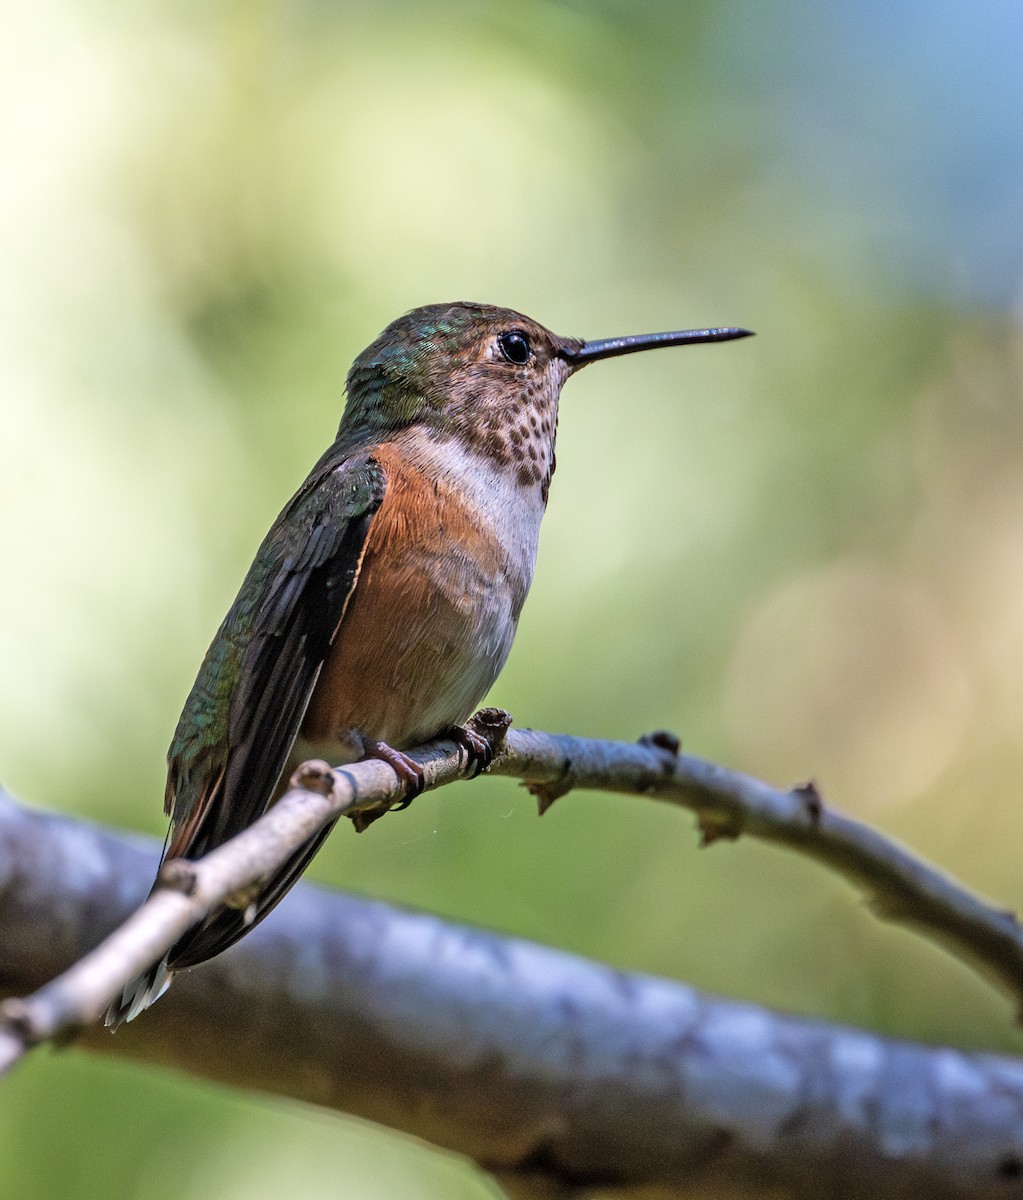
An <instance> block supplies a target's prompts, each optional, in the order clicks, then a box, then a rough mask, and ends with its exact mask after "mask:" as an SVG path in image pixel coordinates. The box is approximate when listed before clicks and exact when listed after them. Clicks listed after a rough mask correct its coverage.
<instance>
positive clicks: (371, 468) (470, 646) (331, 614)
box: [107, 302, 750, 1027]
mask: <svg viewBox="0 0 1023 1200" xmlns="http://www.w3.org/2000/svg"><path fill="white" fill-rule="evenodd" d="M749 332H750V331H749V330H745V329H738V328H713V329H687V330H681V331H678V332H672V333H655V334H643V335H638V336H632V337H620V338H609V339H606V340H602V341H589V342H587V341H582V340H580V339H578V338H571V337H568V338H566V337H559V336H557V335H556V334H554V333H551V332H550V330H548V329H545V328H544V327H543V326H542V325H540V324H538V323H537V322H536V321H534V320H532V319H531V318H529V317H526V316H523V315H522V314H521V313H518V312H514V311H512V310H510V309H506V308H498V307H495V306H493V305H489V304H474V303H465V302H457V303H450V304H431V305H427V306H425V307H423V308H417V309H413V310H412V311H411V312H409V313H407V314H406V315H405V316H403V317H400V318H399V319H398V320H396V321H394V322H392V323H391V324H390V325H388V327H387V328H386V329H385V330H384V331H383V333H381V334H380V336H379V337H378V338H377V339H376V341H374V342H373V343H372V344H371V345H370V346H369V347H368V348H367V349H366V350H364V351H363V352H362V354H360V355H359V357H358V358H357V359H356V360H355V362H354V364H353V365H352V368H351V370H350V371H349V373H348V379H347V385H346V391H347V403H346V405H345V409H344V413H343V416H342V418H341V423H340V426H339V428H338V431H337V436H336V438H335V440H334V442H333V443H332V445H331V446H330V447H329V448H328V450H327V451H326V453H325V454H324V455H323V456H322V457H321V458H320V460H319V462H317V463H316V465H315V466H314V467H313V469H312V472H311V473H310V475H309V477H308V478H307V479H306V481H305V483H303V484H302V486H301V487H300V488H299V489H298V491H297V492H296V493H295V495H294V496H293V497H292V498H291V499H290V500H289V501H288V503H287V504H286V505H285V507H284V509H283V511H282V512H281V514H280V516H278V518H277V520H276V521H275V522H274V523H273V525H272V526H271V528H270V531H269V533H268V534H267V535H266V537H265V538H264V539H263V542H262V544H261V545H260V547H259V549H258V551H257V552H256V557H255V559H254V560H253V563H252V566H251V567H250V568H249V571H248V574H247V575H246V576H245V579H244V581H243V583H242V585H241V590H240V591H239V593H238V596H237V598H236V599H235V601H234V603H233V604H232V605H231V608H230V610H229V611H228V614H227V616H226V617H225V618H224V621H223V623H222V624H221V626H220V628H219V630H218V631H217V634H216V636H215V637H214V639H213V642H212V644H211V645H210V648H209V650H208V651H207V653H206V657H205V658H204V659H203V662H202V665H201V666H200V668H199V674H198V677H197V678H196V681H195V684H194V685H193V687H192V690H191V692H190V693H189V696H188V698H187V700H186V701H185V706H184V710H183V712H182V714H181V718H180V720H179V722H178V725H177V728H176V730H175V733H174V737H173V740H172V742H171V745H170V749H169V751H168V756H167V758H168V772H167V787H166V794H165V810H166V812H167V815H168V816H169V817H170V829H169V832H168V837H167V842H166V844H165V847H164V852H163V859H162V861H167V860H169V859H174V858H183V859H197V858H201V857H202V856H203V855H204V854H206V853H207V852H209V851H210V850H212V849H214V848H215V847H216V846H219V845H221V844H222V843H223V842H226V841H227V840H228V839H230V838H231V837H233V836H234V835H236V834H238V833H240V832H241V831H242V830H243V829H245V828H247V827H248V826H249V825H251V824H252V823H253V822H254V821H255V820H256V819H257V818H258V817H260V816H261V815H262V814H263V813H264V812H265V811H266V810H267V809H268V808H269V807H270V805H272V804H273V803H274V801H275V800H276V799H278V798H279V796H280V795H281V794H282V792H283V790H284V787H285V785H286V781H287V779H288V778H289V777H290V775H291V772H292V771H293V770H294V768H295V767H296V766H297V765H298V764H299V763H301V762H303V761H305V760H306V759H309V758H324V759H328V760H329V761H331V762H334V763H348V762H353V761H356V760H358V759H360V758H365V757H376V758H381V759H384V760H385V761H386V762H388V763H390V764H391V766H392V767H393V768H394V769H395V771H396V772H397V774H398V776H399V778H400V779H401V780H402V781H403V782H404V785H405V790H404V799H403V802H402V803H401V804H399V807H405V805H407V804H408V803H409V802H410V800H411V799H412V798H413V797H414V796H415V795H416V794H417V793H418V791H420V790H421V788H422V785H423V779H422V773H421V769H420V768H419V766H418V765H417V764H416V763H415V761H414V760H413V759H411V758H410V757H409V756H408V755H407V754H406V753H405V751H406V750H407V749H408V748H410V747H412V746H416V745H418V744H420V743H423V742H425V741H428V740H430V739H432V738H435V737H438V736H440V735H442V734H443V735H447V736H454V737H455V738H456V739H458V740H459V741H460V742H461V743H462V744H463V745H464V746H465V748H466V749H467V751H468V752H469V755H470V759H471V761H473V762H474V763H475V764H476V768H477V771H478V770H480V769H482V768H483V767H485V766H486V765H488V764H489V759H490V757H492V751H491V749H490V747H489V745H487V744H486V742H485V739H482V738H481V737H480V736H479V735H478V734H475V733H471V732H470V731H469V730H466V729H465V728H464V722H465V721H466V719H467V718H468V717H469V715H470V714H471V713H472V712H473V711H474V709H475V708H476V707H477V705H478V704H479V703H480V701H481V700H482V699H483V697H484V695H485V694H486V693H487V691H488V690H489V689H490V686H491V685H492V684H493V682H494V680H495V679H496V678H497V675H498V672H499V671H500V670H501V668H502V666H503V665H504V662H505V659H506V658H507V657H508V652H509V651H510V649H511V645H512V639H513V638H514V636H515V630H516V626H517V624H518V619H519V614H520V613H521V611H522V606H523V603H524V602H525V599H526V593H527V592H528V591H529V586H530V583H531V582H532V577H533V567H534V563H535V561H536V552H537V542H538V539H539V532H540V522H541V519H542V517H543V514H544V510H545V509H546V506H547V493H548V489H549V488H550V483H551V477H552V476H553V474H554V467H555V458H554V441H555V433H556V429H557V420H558V399H559V396H560V393H561V388H562V386H563V384H564V383H565V381H566V380H567V379H568V378H569V376H571V375H573V374H574V373H575V372H576V371H578V370H579V369H580V368H581V367H584V366H586V365H587V364H588V363H592V362H597V361H598V360H600V359H605V358H612V357H615V356H618V355H623V354H632V353H634V352H637V351H640V350H650V349H653V348H655V347H659V346H680V345H691V344H693V343H698V342H720V341H728V340H731V339H734V338H742V337H747V336H749ZM379 815H382V813H376V814H368V815H367V814H360V816H359V819H358V820H357V821H356V827H357V828H358V829H360V830H361V828H364V827H365V826H366V825H367V824H369V822H370V821H371V820H372V819H374V816H379ZM332 824H333V823H332ZM332 824H330V825H327V826H325V827H324V828H323V829H321V830H320V831H319V832H318V833H317V834H315V835H314V836H313V837H312V838H310V839H309V840H308V841H307V842H306V843H305V844H304V845H303V846H302V847H301V848H300V849H298V850H297V851H296V852H295V853H294V854H293V855H292V857H291V858H290V859H289V860H288V861H287V862H286V863H285V864H284V866H282V867H281V868H280V869H279V870H278V871H277V872H276V873H275V874H274V875H273V876H272V877H270V878H267V879H264V880H262V881H261V882H260V884H258V885H257V887H256V890H255V891H254V892H253V893H252V894H250V895H247V896H246V897H243V898H241V899H240V901H239V902H238V903H237V904H234V903H232V904H227V905H224V906H222V907H220V908H218V909H217V910H215V911H214V912H212V913H210V914H209V915H208V916H207V917H206V918H205V919H204V920H202V921H200V922H199V923H198V924H197V925H195V926H193V928H192V929H191V930H189V931H188V932H187V933H186V934H184V936H183V937H182V938H181V939H180V940H179V941H178V942H177V943H176V944H175V945H174V946H173V947H172V948H171V950H170V952H169V953H168V954H167V955H166V956H165V957H164V958H163V959H162V960H161V961H160V962H158V963H155V964H154V965H153V966H152V967H151V968H150V969H149V970H148V971H146V972H144V973H143V974H142V975H140V976H138V977H137V978H136V979H134V980H132V981H131V982H129V983H128V984H127V985H126V987H125V988H124V991H123V993H122V995H121V997H120V998H119V999H117V1000H115V1001H114V1003H113V1004H112V1005H111V1006H110V1009H109V1011H108V1013H107V1024H108V1025H112V1026H114V1027H116V1026H117V1025H119V1024H121V1023H122V1022H123V1021H126V1020H131V1019H132V1018H133V1017H135V1016H137V1015H138V1013H140V1012H141V1011H142V1010H143V1009H144V1008H146V1007H148V1005H149V1004H151V1003H152V1002H153V1001H154V1000H155V999H156V998H157V997H158V996H159V995H161V994H162V993H163V991H164V990H166V987H167V986H168V985H169V982H170V979H171V977H172V976H173V974H174V973H175V972H176V971H181V970H183V969H185V968H188V967H193V966H196V965H197V964H199V963H201V962H204V961H205V960H207V959H209V958H212V957H213V956H214V955H216V954H219V953H220V952H221V951H222V950H225V949H227V947H228V946H230V945H232V944H233V943H234V942H236V941H237V940H238V939H239V938H240V937H242V936H243V935H244V934H245V933H246V932H248V930H249V929H251V928H252V927H253V926H254V925H255V924H256V923H257V922H259V921H260V920H262V919H263V917H265V916H266V915H267V913H269V912H270V910H271V909H272V908H273V907H274V906H275V905H276V904H277V903H278V901H280V900H281V898H282V897H283V896H284V895H285V893H286V892H287V891H288V889H289V888H290V887H291V886H292V885H293V884H294V883H295V881H296V880H297V879H298V877H299V876H300V875H301V873H302V872H303V870H304V869H305V867H306V866H307V865H308V863H309V861H310V859H311V858H312V857H313V855H314V854H315V853H316V851H317V850H318V849H319V847H320V845H321V844H322V842H323V840H324V838H325V837H326V836H327V834H328V833H329V832H330V829H331V828H332Z"/></svg>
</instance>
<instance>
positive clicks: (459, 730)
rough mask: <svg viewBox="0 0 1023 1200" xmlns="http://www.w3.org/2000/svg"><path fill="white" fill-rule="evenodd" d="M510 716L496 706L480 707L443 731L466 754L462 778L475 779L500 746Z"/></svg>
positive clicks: (492, 758) (509, 721)
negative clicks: (463, 722) (466, 766)
mask: <svg viewBox="0 0 1023 1200" xmlns="http://www.w3.org/2000/svg"><path fill="white" fill-rule="evenodd" d="M510 724H511V717H510V716H509V714H508V713H506V712H505V711H504V710H503V709H500V708H481V709H480V711H479V712H478V713H476V714H475V715H474V716H472V717H470V718H469V721H468V723H467V724H465V725H452V726H451V728H450V729H448V730H447V731H446V732H447V735H448V737H450V738H451V740H452V741H453V742H456V743H457V744H458V745H459V746H461V748H462V749H463V750H464V751H465V753H466V756H467V758H468V764H467V765H468V768H469V770H468V772H467V774H466V779H475V778H476V776H477V775H482V774H483V772H484V771H485V770H486V769H487V767H489V766H490V764H491V763H492V762H493V761H494V758H495V757H496V756H497V755H498V754H499V753H500V752H501V750H502V749H503V748H504V738H505V734H506V733H507V732H508V726H509V725H510Z"/></svg>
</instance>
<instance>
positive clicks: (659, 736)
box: [639, 729, 682, 774]
mask: <svg viewBox="0 0 1023 1200" xmlns="http://www.w3.org/2000/svg"><path fill="white" fill-rule="evenodd" d="M639 744H640V745H641V746H645V747H646V749H647V750H657V751H659V752H660V753H661V754H664V755H666V756H667V758H668V760H669V761H668V762H667V763H666V764H665V774H667V773H668V771H670V770H671V766H672V765H673V763H674V760H675V759H676V758H678V756H679V754H681V752H682V740H681V738H679V736H678V734H675V733H672V732H671V731H670V730H669V729H655V730H654V731H653V733H644V734H643V736H642V737H641V738H640V739H639Z"/></svg>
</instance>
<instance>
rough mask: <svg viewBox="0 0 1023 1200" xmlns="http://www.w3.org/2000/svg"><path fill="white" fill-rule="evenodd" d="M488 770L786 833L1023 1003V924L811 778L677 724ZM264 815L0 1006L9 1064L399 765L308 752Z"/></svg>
mask: <svg viewBox="0 0 1023 1200" xmlns="http://www.w3.org/2000/svg"><path fill="white" fill-rule="evenodd" d="M412 756H413V757H414V758H416V759H417V760H418V761H420V762H421V763H422V764H423V768H424V773H425V776H426V783H427V787H436V786H439V785H441V784H443V783H448V782H451V781H452V780H454V779H457V778H461V777H462V776H463V775H464V774H465V771H466V769H467V765H468V764H467V762H466V759H465V756H464V753H463V752H462V751H461V750H460V748H459V747H457V746H456V745H455V744H454V743H451V742H438V743H434V744H433V745H432V746H430V747H425V748H423V749H421V750H419V751H413V752H412ZM491 772H492V773H494V774H500V775H511V776H515V777H518V778H520V779H522V780H524V781H525V782H526V783H527V786H529V787H530V789H531V790H532V791H534V792H535V793H537V794H538V796H539V798H540V802H541V810H543V809H544V808H546V807H548V806H549V805H550V804H551V803H552V802H553V801H554V800H555V799H556V798H557V797H558V796H559V795H562V794H564V793H565V792H566V791H567V790H569V789H570V788H580V789H594V790H601V791H613V792H626V793H636V794H639V795H643V796H649V797H652V798H655V799H659V800H666V801H668V802H670V803H675V804H679V805H682V806H684V807H686V808H689V809H691V810H692V811H693V812H695V813H696V815H697V818H698V820H699V822H700V825H701V829H702V831H703V836H704V840H705V841H711V840H715V839H717V838H721V837H738V836H739V835H740V834H741V833H748V834H750V835H751V836H754V837H759V838H762V839H766V840H769V841H774V842H778V843H781V844H783V845H787V846H790V847H792V848H795V849H798V850H799V851H800V852H802V853H804V854H807V855H809V856H810V857H813V858H815V859H817V860H818V861H820V862H823V863H825V864H827V865H828V866H830V867H832V868H834V869H835V870H837V871H839V872H840V873H841V874H843V875H844V876H845V877H846V878H848V879H850V880H852V881H853V882H854V883H855V884H857V885H858V886H860V887H862V888H865V889H866V890H867V891H868V892H869V893H870V895H871V897H872V900H873V905H874V908H875V910H876V911H878V912H879V913H880V914H882V915H883V916H885V917H887V918H889V919H891V920H896V921H899V922H901V923H903V924H906V925H909V926H911V927H913V928H916V929H921V930H924V931H925V932H927V933H929V934H930V935H932V936H933V937H935V938H937V939H938V940H940V941H941V942H942V944H943V945H945V946H946V948H948V949H950V950H951V951H952V952H953V953H954V954H956V955H957V956H958V957H960V958H962V959H964V960H966V961H968V962H970V963H972V964H974V965H977V966H980V967H981V968H982V969H983V970H984V972H985V973H986V974H987V975H988V976H989V977H991V978H993V979H994V980H996V981H997V982H998V983H1000V984H1001V985H1002V986H1003V987H1004V988H1006V989H1007V990H1008V991H1009V993H1010V994H1011V995H1012V996H1013V997H1014V998H1015V999H1016V1001H1017V1004H1020V1005H1023V930H1021V929H1020V926H1019V924H1018V923H1017V922H1016V920H1015V918H1014V917H1013V916H1012V915H1011V914H1009V913H1006V912H1004V911H999V910H997V909H994V908H992V907H990V906H989V905H986V904H984V903H983V902H982V901H980V900H979V899H977V898H976V897H975V896H973V895H972V894H971V893H970V892H968V891H967V890H966V889H965V888H963V887H962V886H961V885H959V884H957V883H956V882H955V881H953V880H952V879H950V878H949V877H948V876H946V875H944V874H942V873H941V872H940V871H938V870H937V869H936V868H934V867H932V866H930V865H928V864H927V863H925V862H923V861H922V860H921V859H918V858H916V857H914V856H913V855H912V854H910V853H909V852H908V851H907V850H905V849H904V848H903V847H901V846H899V845H898V844H897V843H895V842H893V841H891V840H889V839H887V838H885V837H883V836H882V835H881V834H879V833H877V832H876V831H874V830H872V829H870V828H869V827H867V826H865V825H862V824H860V823H858V822H856V821H853V820H851V819H850V818H848V817H843V816H841V815H840V814H838V813H836V812H834V811H833V810H831V809H829V808H828V807H827V806H826V805H825V804H824V802H823V800H822V798H821V796H820V794H819V793H818V792H817V790H816V788H814V787H813V786H812V785H804V786H802V787H798V788H794V789H792V790H790V791H779V790H777V789H775V788H771V787H769V786H768V785H767V784H765V783H762V782H760V781H759V780H756V779H752V778H750V777H749V776H745V775H742V774H740V773H739V772H735V771H729V770H726V769H725V768H723V767H719V766H717V765H715V764H713V763H708V762H706V761H703V760H701V759H697V758H693V757H692V756H690V755H682V754H678V753H676V752H675V747H674V745H673V744H672V741H671V739H670V738H669V737H668V735H654V736H652V737H651V738H648V739H644V740H643V741H642V742H641V743H640V744H636V745H633V744H629V743H621V742H608V741H597V740H594V739H586V738H575V737H568V736H555V735H551V734H545V733H538V732H536V731H533V730H511V731H509V732H508V734H507V740H506V743H505V746H504V749H503V752H502V753H501V754H500V755H499V756H498V758H497V759H496V760H495V762H494V764H493V766H492V767H491ZM298 776H302V778H303V782H306V783H311V784H312V786H311V787H310V786H305V787H293V788H292V789H291V790H290V791H289V792H288V793H286V794H285V796H284V797H283V798H282V799H281V800H280V801H279V802H278V803H277V804H276V805H275V806H274V807H273V808H272V809H271V810H270V812H269V813H267V814H266V815H265V816H264V817H263V818H262V819H261V820H260V821H258V822H256V824H254V825H253V826H252V827H251V828H249V829H248V830H246V831H245V832H244V833H243V834H241V835H239V836H238V837H237V838H235V839H233V840H232V841H231V842H228V843H226V844H225V845H223V846H221V847H219V848H218V849H217V850H215V851H213V852H212V853H211V854H209V855H207V856H206V857H205V858H204V859H202V860H200V861H199V862H195V863H189V864H187V866H185V865H184V864H177V869H174V868H175V864H168V865H167V867H165V870H164V871H163V872H162V873H161V878H160V880H159V881H158V883H159V885H158V886H157V887H156V889H155V890H154V892H153V895H152V896H151V898H150V899H149V901H148V902H147V903H146V904H145V905H144V906H143V908H141V909H140V910H139V911H138V912H137V913H136V914H135V915H134V916H133V917H132V918H130V920H129V921H127V922H126V923H125V924H124V925H123V926H121V928H119V929H118V930H116V931H115V932H114V933H113V934H112V935H111V936H110V937H109V938H108V939H107V940H106V941H105V942H103V943H102V944H101V945H100V946H99V947H97V948H96V950H95V951H93V952H92V953H91V954H89V955H87V956H86V957H85V958H83V959H82V960H81V961H79V962H77V963H76V964H75V965H74V966H73V967H72V968H71V969H70V970H69V971H67V972H66V973H65V974H64V975H62V976H60V977H59V978H57V979H55V980H54V981H52V982H51V983H50V984H47V985H46V986H45V987H43V988H41V989H40V990H39V991H38V992H36V993H34V994H33V995H32V996H29V997H27V998H26V999H15V1000H9V1001H7V1002H6V1003H5V1005H4V1006H3V1008H2V1010H0V1073H3V1071H5V1070H8V1069H9V1068H10V1067H11V1066H12V1065H13V1064H14V1063H15V1062H16V1061H17V1060H18V1059H19V1058H20V1057H21V1056H22V1055H23V1054H24V1052H25V1051H26V1050H27V1049H28V1048H29V1047H30V1046H32V1045H35V1044H37V1043H39V1042H41V1041H46V1040H49V1039H52V1038H56V1037H60V1036H62V1035H65V1034H66V1033H67V1032H68V1031H70V1030H73V1029H75V1028H77V1027H80V1026H83V1025H89V1024H91V1023H92V1022H94V1021H96V1020H97V1019H98V1018H99V1017H100V1015H101V1014H102V1013H103V1012H104V1010H105V1009H106V1007H107V1005H108V1004H109V1002H110V1001H111V1000H112V999H113V998H114V996H115V995H116V994H117V993H118V991H119V990H120V989H121V987H123V985H124V983H125V982H126V981H127V980H128V979H130V978H131V977H132V976H133V975H135V974H137V973H138V972H139V971H141V970H144V969H145V968H146V967H147V966H149V964H150V963H152V962H154V961H156V960H157V959H159V958H160V957H161V956H162V955H163V954H164V953H165V952H166V951H167V950H168V949H169V948H170V947H171V946H172V945H173V944H174V942H175V941H176V940H177V939H178V938H179V937H180V936H181V934H182V933H183V932H184V930H186V929H187V928H189V927H190V926H191V925H192V924H194V923H195V922H196V921H198V920H200V919H201V918H202V917H203V916H205V915H206V914H207V913H208V912H209V911H210V910H211V909H212V908H214V907H215V906H216V905H218V904H220V903H222V902H223V901H224V899H225V898H226V897H228V896H230V895H231V893H233V892H236V891H240V890H242V889H244V888H245V887H246V886H247V885H249V884H251V883H252V882H254V881H255V880H258V879H260V878H261V877H263V876H265V875H267V874H269V873H271V872H272V871H273V869H274V868H275V867H276V866H278V865H279V864H280V863H282V862H284V861H285V860H286V859H287V857H288V856H289V855H290V854H291V853H292V852H293V851H294V849H295V848H296V847H298V846H299V845H301V844H302V842H304V841H305V840H306V839H307V838H308V837H309V836H310V835H311V834H312V833H314V832H315V831H316V830H317V829H318V828H320V826H322V825H323V824H324V823H326V822H327V821H329V820H332V819H334V818H336V817H337V816H338V815H339V814H341V813H346V812H347V813H349V814H354V813H356V812H364V811H367V810H371V809H374V808H379V807H380V806H381V805H383V806H386V805H387V804H388V803H390V802H392V801H393V800H395V799H398V798H399V797H400V795H401V791H400V784H399V781H398V779H397V777H396V775H395V773H394V771H393V770H392V769H391V767H389V766H388V765H387V764H385V763H383V762H380V761H369V762H362V763H357V764H353V765H352V766H349V767H344V768H339V769H337V770H333V771H332V770H331V769H330V768H329V767H327V765H326V764H307V765H306V767H305V768H303V769H300V772H298V773H296V777H298Z"/></svg>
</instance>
